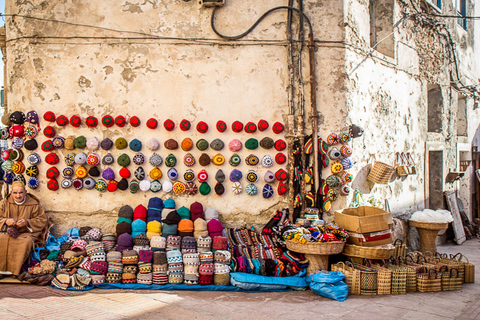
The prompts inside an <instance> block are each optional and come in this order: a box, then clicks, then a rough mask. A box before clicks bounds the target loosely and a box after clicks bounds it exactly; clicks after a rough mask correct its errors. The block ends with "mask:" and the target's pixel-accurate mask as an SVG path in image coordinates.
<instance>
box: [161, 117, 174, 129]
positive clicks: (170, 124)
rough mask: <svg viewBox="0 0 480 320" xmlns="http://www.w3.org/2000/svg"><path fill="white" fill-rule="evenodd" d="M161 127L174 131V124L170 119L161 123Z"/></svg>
mask: <svg viewBox="0 0 480 320" xmlns="http://www.w3.org/2000/svg"><path fill="white" fill-rule="evenodd" d="M163 126H164V127H165V130H167V131H173V129H175V122H173V120H171V119H167V120H165V122H164V123H163Z"/></svg>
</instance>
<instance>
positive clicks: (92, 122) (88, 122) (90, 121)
mask: <svg viewBox="0 0 480 320" xmlns="http://www.w3.org/2000/svg"><path fill="white" fill-rule="evenodd" d="M85 124H86V125H87V127H89V128H95V127H96V126H97V125H98V119H97V118H95V117H94V116H89V117H87V120H85Z"/></svg>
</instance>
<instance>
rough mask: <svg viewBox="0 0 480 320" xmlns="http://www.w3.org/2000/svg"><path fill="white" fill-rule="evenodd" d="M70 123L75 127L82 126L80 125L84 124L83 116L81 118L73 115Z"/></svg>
mask: <svg viewBox="0 0 480 320" xmlns="http://www.w3.org/2000/svg"><path fill="white" fill-rule="evenodd" d="M70 124H71V125H72V126H74V127H75V128H77V127H80V125H81V124H82V118H80V117H79V116H71V117H70Z"/></svg>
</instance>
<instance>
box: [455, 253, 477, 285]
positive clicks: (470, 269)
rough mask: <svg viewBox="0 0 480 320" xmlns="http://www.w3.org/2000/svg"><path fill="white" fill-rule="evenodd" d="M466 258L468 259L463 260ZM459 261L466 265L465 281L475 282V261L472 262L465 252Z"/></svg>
mask: <svg viewBox="0 0 480 320" xmlns="http://www.w3.org/2000/svg"><path fill="white" fill-rule="evenodd" d="M463 258H465V260H467V261H462V259H463ZM458 261H459V262H460V263H463V265H464V270H465V273H464V281H465V283H475V265H474V264H473V263H470V262H469V261H468V259H467V257H465V256H464V255H463V254H462V255H461V256H460V258H458Z"/></svg>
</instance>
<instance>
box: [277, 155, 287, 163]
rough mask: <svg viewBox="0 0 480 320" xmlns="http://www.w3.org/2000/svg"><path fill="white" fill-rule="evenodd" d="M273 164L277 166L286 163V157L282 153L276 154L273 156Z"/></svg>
mask: <svg viewBox="0 0 480 320" xmlns="http://www.w3.org/2000/svg"><path fill="white" fill-rule="evenodd" d="M275 162H276V163H278V164H284V163H285V162H287V157H286V156H285V155H284V154H283V153H277V155H276V156H275Z"/></svg>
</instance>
